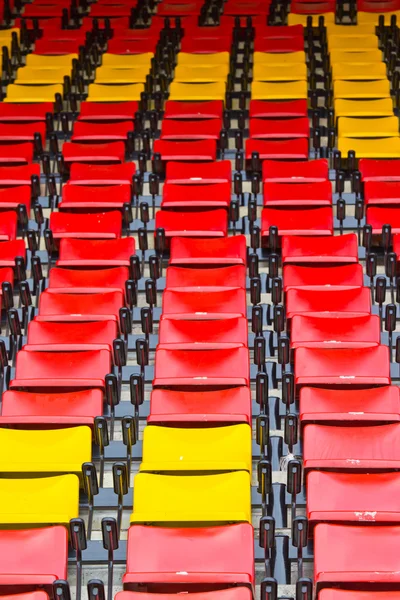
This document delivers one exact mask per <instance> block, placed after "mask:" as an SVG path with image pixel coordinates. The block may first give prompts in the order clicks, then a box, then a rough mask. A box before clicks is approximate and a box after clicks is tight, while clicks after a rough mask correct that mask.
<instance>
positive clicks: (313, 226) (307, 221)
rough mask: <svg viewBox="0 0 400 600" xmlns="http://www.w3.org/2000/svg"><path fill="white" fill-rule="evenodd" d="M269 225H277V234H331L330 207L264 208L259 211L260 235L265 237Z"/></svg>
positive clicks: (267, 233)
mask: <svg viewBox="0 0 400 600" xmlns="http://www.w3.org/2000/svg"><path fill="white" fill-rule="evenodd" d="M271 226H275V227H278V234H279V235H281V236H282V235H315V236H328V235H332V234H333V216H332V209H331V208H305V209H288V210H284V209H279V208H264V209H263V211H262V213H261V235H262V236H263V237H267V236H268V235H269V228H270V227H271Z"/></svg>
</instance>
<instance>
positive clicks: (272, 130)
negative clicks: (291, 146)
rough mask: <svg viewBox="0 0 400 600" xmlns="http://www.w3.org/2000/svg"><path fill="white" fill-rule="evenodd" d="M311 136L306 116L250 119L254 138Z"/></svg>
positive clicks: (251, 135) (251, 132)
mask: <svg viewBox="0 0 400 600" xmlns="http://www.w3.org/2000/svg"><path fill="white" fill-rule="evenodd" d="M279 68H280V67H279ZM309 136H310V126H309V123H308V119H307V118H305V117H295V118H293V119H292V118H287V119H279V120H274V119H256V118H253V119H250V137H251V138H253V139H259V140H263V139H287V138H308V137H309Z"/></svg>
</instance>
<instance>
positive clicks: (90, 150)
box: [62, 142, 125, 164]
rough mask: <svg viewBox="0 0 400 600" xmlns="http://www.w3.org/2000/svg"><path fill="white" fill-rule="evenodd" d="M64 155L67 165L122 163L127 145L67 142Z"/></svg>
mask: <svg viewBox="0 0 400 600" xmlns="http://www.w3.org/2000/svg"><path fill="white" fill-rule="evenodd" d="M62 154H63V158H64V161H65V162H66V163H67V164H70V163H73V162H87V163H122V162H124V159H125V144H124V143H123V142H109V143H105V144H83V143H80V144H78V143H76V142H74V143H72V142H65V143H64V145H63V148H62Z"/></svg>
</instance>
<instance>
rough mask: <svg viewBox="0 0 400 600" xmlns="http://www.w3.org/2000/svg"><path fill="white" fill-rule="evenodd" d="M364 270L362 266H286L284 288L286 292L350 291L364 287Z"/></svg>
mask: <svg viewBox="0 0 400 600" xmlns="http://www.w3.org/2000/svg"><path fill="white" fill-rule="evenodd" d="M363 281H364V275H363V269H362V266H361V265H360V264H352V265H339V266H335V265H334V266H332V265H329V266H322V265H321V266H320V265H307V266H305V265H285V266H284V267H283V286H284V290H285V292H287V291H288V290H290V289H293V288H296V289H313V290H322V289H324V288H330V289H335V288H336V289H342V290H345V289H349V288H354V287H362V285H363Z"/></svg>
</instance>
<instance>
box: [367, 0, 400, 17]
mask: <svg viewBox="0 0 400 600" xmlns="http://www.w3.org/2000/svg"><path fill="white" fill-rule="evenodd" d="M357 10H361V11H364V12H378V13H380V14H383V13H385V12H394V11H397V10H400V2H398V0H390V1H388V0H380V1H378V2H377V1H375V0H372V2H369V1H368V0H360V1H359V2H358V3H357Z"/></svg>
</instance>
